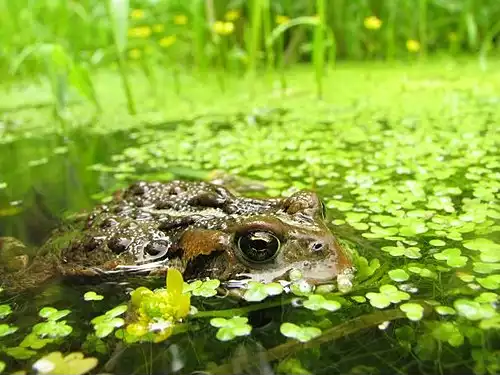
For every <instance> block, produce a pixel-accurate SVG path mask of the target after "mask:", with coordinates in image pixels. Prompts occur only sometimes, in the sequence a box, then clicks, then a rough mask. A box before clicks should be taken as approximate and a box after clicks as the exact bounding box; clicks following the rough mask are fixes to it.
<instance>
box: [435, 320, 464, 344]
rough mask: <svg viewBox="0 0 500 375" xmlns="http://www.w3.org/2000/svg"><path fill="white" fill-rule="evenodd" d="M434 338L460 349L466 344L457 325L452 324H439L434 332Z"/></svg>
mask: <svg viewBox="0 0 500 375" xmlns="http://www.w3.org/2000/svg"><path fill="white" fill-rule="evenodd" d="M432 336H433V337H434V338H436V339H437V340H440V341H444V342H448V343H449V344H450V345H451V346H454V347H458V346H460V345H462V344H463V343H464V336H463V335H462V333H461V332H460V330H459V329H458V327H457V325H456V324H455V323H452V322H439V323H437V324H436V325H435V326H434V329H433V330H432Z"/></svg>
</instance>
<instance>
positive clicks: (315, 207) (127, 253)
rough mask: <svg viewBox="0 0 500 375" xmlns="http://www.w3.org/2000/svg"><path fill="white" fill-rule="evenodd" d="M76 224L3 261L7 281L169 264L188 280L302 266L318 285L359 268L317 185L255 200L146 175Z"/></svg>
mask: <svg viewBox="0 0 500 375" xmlns="http://www.w3.org/2000/svg"><path fill="white" fill-rule="evenodd" d="M76 223H77V224H78V225H77V226H76V227H75V228H73V230H72V231H68V230H67V229H63V228H61V229H58V230H57V231H56V232H55V233H54V234H53V235H52V236H51V238H50V239H49V240H48V241H47V243H46V244H45V245H43V246H42V247H41V248H40V250H39V251H38V254H37V255H36V256H35V257H34V259H33V261H32V262H31V263H29V262H28V261H26V259H25V258H24V257H23V255H22V254H17V253H16V256H17V257H18V258H16V259H20V260H23V262H21V261H19V262H18V263H15V262H14V265H15V264H21V265H23V266H22V267H20V269H19V270H17V271H16V272H12V269H11V268H12V262H10V263H9V267H10V268H9V269H7V268H6V267H3V268H4V269H3V271H4V272H3V273H4V274H7V276H6V277H5V279H6V282H5V283H6V284H7V286H10V287H11V288H13V289H23V288H27V287H32V286H36V285H39V284H40V283H42V282H43V281H45V280H47V279H50V278H52V277H54V276H56V275H62V276H67V277H72V276H73V277H82V276H84V277H104V278H107V277H113V278H115V277H119V276H122V277H123V276H126V275H164V274H165V272H166V270H167V269H168V268H169V267H175V268H177V269H179V270H181V271H182V272H183V273H184V277H185V278H187V279H190V278H199V277H212V278H218V279H220V280H228V279H235V278H236V279H238V278H251V279H254V280H259V281H268V280H273V279H279V278H286V276H287V273H288V272H289V271H290V270H291V269H299V270H300V271H301V272H302V274H303V276H304V278H305V279H307V280H308V281H310V282H312V283H315V284H320V283H324V282H328V281H332V280H333V279H335V278H336V277H337V276H341V277H342V283H344V284H345V283H349V281H350V278H351V276H352V272H353V267H352V263H351V261H350V260H349V258H348V256H347V254H346V252H345V250H344V249H343V248H342V247H341V246H340V245H339V243H338V241H337V240H336V238H335V236H334V235H333V234H332V233H331V232H330V230H329V229H328V227H327V226H326V224H325V206H324V205H323V203H322V201H321V200H320V199H319V198H318V196H317V195H316V194H315V193H313V192H310V191H299V192H296V193H294V194H292V195H291V196H290V197H288V198H285V199H254V198H246V197H240V196H236V195H234V194H232V193H231V192H230V191H229V190H228V189H226V188H224V187H222V186H217V185H214V184H211V183H207V182H186V181H172V182H167V183H160V182H137V183H135V184H133V185H131V186H130V187H128V188H127V189H126V190H124V191H119V192H117V193H115V195H114V196H113V199H112V201H111V202H109V203H107V204H104V205H100V206H98V207H96V208H95V209H93V210H92V211H91V212H90V213H89V214H86V215H84V216H82V217H80V218H79V219H78V220H76ZM19 248H22V246H18V247H17V250H19ZM0 249H1V244H0ZM4 255H5V254H4ZM21 258H22V259H21ZM2 263H3V264H6V263H4V262H2ZM27 263H29V264H27ZM0 267H2V266H0ZM339 284H340V277H339Z"/></svg>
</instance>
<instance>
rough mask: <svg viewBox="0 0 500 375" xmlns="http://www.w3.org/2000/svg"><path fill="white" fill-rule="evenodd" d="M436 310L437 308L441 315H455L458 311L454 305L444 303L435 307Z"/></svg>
mask: <svg viewBox="0 0 500 375" xmlns="http://www.w3.org/2000/svg"><path fill="white" fill-rule="evenodd" d="M434 310H436V312H437V313H438V314H439V315H455V314H456V313H457V312H456V311H455V309H454V308H453V307H450V306H443V305H440V306H436V307H434Z"/></svg>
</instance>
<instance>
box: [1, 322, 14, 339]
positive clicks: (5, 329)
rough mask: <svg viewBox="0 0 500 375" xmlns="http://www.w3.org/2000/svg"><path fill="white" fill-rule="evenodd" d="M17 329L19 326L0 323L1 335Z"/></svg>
mask: <svg viewBox="0 0 500 375" xmlns="http://www.w3.org/2000/svg"><path fill="white" fill-rule="evenodd" d="M16 331H17V327H15V326H11V325H8V324H0V337H4V336H7V335H10V334H12V333H14V332H16Z"/></svg>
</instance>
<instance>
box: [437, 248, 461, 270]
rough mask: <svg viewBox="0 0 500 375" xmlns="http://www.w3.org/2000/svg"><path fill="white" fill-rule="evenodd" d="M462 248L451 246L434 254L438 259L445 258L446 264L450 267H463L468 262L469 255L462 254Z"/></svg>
mask: <svg viewBox="0 0 500 375" xmlns="http://www.w3.org/2000/svg"><path fill="white" fill-rule="evenodd" d="M461 254H462V252H461V251H460V249H457V248H451V249H446V250H444V251H442V252H440V253H437V254H433V256H434V258H436V259H437V260H445V261H446V264H447V265H448V266H450V267H457V268H458V267H463V266H465V265H466V264H467V257H464V256H462V255H461Z"/></svg>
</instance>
